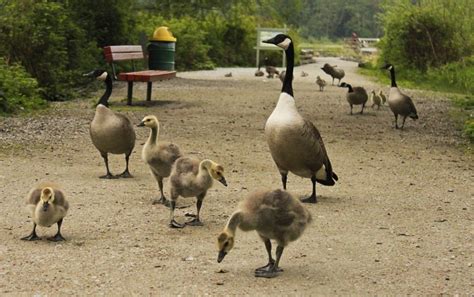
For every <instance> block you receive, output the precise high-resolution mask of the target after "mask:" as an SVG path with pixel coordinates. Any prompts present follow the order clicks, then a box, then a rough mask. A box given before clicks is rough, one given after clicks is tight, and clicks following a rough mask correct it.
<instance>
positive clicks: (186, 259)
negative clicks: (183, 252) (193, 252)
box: [183, 256, 194, 261]
mask: <svg viewBox="0 0 474 297" xmlns="http://www.w3.org/2000/svg"><path fill="white" fill-rule="evenodd" d="M183 261H194V257H193V256H188V257H186V258H183Z"/></svg>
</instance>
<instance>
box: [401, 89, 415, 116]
mask: <svg viewBox="0 0 474 297" xmlns="http://www.w3.org/2000/svg"><path fill="white" fill-rule="evenodd" d="M403 96H404V97H405V102H406V103H407V104H408V108H409V109H410V112H412V113H414V114H417V112H416V107H415V104H414V103H413V100H411V98H410V97H408V96H407V95H405V94H404V95H403Z"/></svg>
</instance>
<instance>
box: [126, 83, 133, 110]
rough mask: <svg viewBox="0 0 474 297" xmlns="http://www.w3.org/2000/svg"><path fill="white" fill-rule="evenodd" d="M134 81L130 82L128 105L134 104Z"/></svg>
mask: <svg viewBox="0 0 474 297" xmlns="http://www.w3.org/2000/svg"><path fill="white" fill-rule="evenodd" d="M132 95H133V81H132V80H131V81H129V82H128V91H127V105H132Z"/></svg>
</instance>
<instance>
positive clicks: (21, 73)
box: [0, 58, 46, 114]
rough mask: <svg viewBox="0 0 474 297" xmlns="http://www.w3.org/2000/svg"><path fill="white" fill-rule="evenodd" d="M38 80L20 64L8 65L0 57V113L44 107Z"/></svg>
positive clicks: (44, 103)
mask: <svg viewBox="0 0 474 297" xmlns="http://www.w3.org/2000/svg"><path fill="white" fill-rule="evenodd" d="M45 105H46V102H45V101H44V100H43V99H41V96H40V93H39V89H38V82H37V81H36V80H35V79H34V78H32V77H31V76H30V75H29V74H28V73H27V72H26V71H25V69H24V68H23V67H22V66H21V65H11V66H8V65H7V64H6V62H5V60H4V59H2V58H0V114H2V113H13V112H17V111H19V110H31V109H38V108H41V107H44V106H45Z"/></svg>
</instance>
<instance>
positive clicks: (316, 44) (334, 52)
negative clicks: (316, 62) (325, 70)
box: [298, 39, 348, 57]
mask: <svg viewBox="0 0 474 297" xmlns="http://www.w3.org/2000/svg"><path fill="white" fill-rule="evenodd" d="M298 47H299V48H300V49H303V48H304V49H312V50H313V51H314V53H315V54H316V53H318V54H319V56H322V57H341V56H346V55H347V54H348V53H347V51H348V50H347V48H346V47H345V45H344V41H342V40H338V41H332V40H330V39H311V40H307V41H304V42H301V43H300V44H299V45H298Z"/></svg>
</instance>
